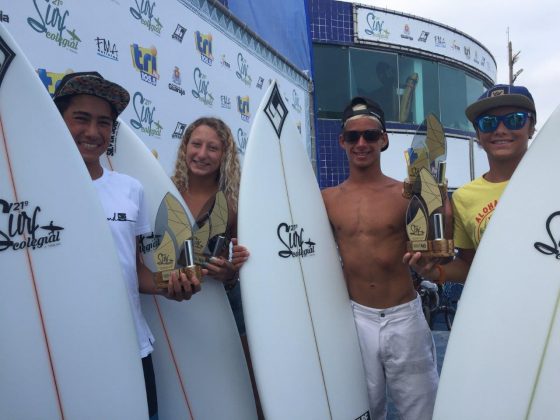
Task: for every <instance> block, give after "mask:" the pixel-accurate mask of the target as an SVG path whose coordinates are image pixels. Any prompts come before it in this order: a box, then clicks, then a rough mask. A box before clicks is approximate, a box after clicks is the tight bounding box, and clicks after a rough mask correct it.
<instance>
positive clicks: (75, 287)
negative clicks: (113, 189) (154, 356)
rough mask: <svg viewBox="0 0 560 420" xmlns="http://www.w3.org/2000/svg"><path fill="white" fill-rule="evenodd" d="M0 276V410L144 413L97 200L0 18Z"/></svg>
mask: <svg viewBox="0 0 560 420" xmlns="http://www.w3.org/2000/svg"><path fill="white" fill-rule="evenodd" d="M0 279H1V282H2V291H1V292H0V331H1V337H2V338H1V340H2V343H1V344H0V418H2V419H22V420H23V419H114V420H121V419H147V418H148V408H147V404H146V391H145V386H144V377H143V374H142V365H141V362H140V355H139V350H138V343H137V340H136V333H135V331H134V324H133V321H132V315H131V311H130V305H129V301H128V297H127V294H126V289H125V283H124V280H123V278H122V274H121V268H120V266H119V262H118V259H117V254H116V250H115V247H114V244H113V239H112V237H111V233H110V231H109V227H108V225H107V222H106V221H105V217H104V214H103V210H102V208H101V203H100V202H99V201H98V197H97V193H96V191H95V189H94V186H93V183H92V181H91V178H90V176H89V174H88V172H87V170H86V167H85V165H84V163H83V160H82V158H81V156H80V154H79V152H78V149H77V148H76V145H75V143H74V141H73V139H72V137H71V136H70V133H69V132H68V129H67V128H66V125H65V124H64V122H63V120H62V118H61V116H60V113H59V112H58V111H57V109H56V107H55V106H54V104H53V102H52V99H51V98H50V96H49V95H48V93H47V91H46V90H45V88H44V86H43V84H42V83H41V82H40V80H39V78H38V77H37V75H36V73H35V71H34V70H33V68H32V67H31V65H30V64H29V62H28V61H27V60H26V58H25V57H24V55H23V53H22V51H21V49H20V48H19V47H18V46H17V45H16V44H15V42H14V40H13V39H12V38H11V36H10V35H9V34H8V32H7V31H6V29H5V28H4V27H3V26H2V25H0Z"/></svg>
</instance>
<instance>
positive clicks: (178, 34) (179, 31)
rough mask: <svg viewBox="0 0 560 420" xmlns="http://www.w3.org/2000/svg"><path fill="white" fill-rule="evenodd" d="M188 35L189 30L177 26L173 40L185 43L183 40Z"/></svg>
mask: <svg viewBox="0 0 560 420" xmlns="http://www.w3.org/2000/svg"><path fill="white" fill-rule="evenodd" d="M186 33H187V28H185V27H184V26H181V25H179V24H177V27H176V28H175V32H173V35H171V38H173V39H174V40H176V41H179V42H183V38H184V37H185V34H186Z"/></svg>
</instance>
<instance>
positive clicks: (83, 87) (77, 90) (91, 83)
mask: <svg viewBox="0 0 560 420" xmlns="http://www.w3.org/2000/svg"><path fill="white" fill-rule="evenodd" d="M73 95H92V96H97V97H98V98H101V99H105V100H106V101H107V102H109V104H110V105H111V107H112V108H113V110H114V111H115V112H116V114H117V116H119V114H120V113H121V112H123V111H124V109H125V108H126V106H127V105H128V103H129V102H130V95H129V93H128V91H127V90H126V89H125V88H123V87H122V86H121V85H119V84H117V83H113V82H110V81H109V80H106V79H104V78H103V76H101V75H100V74H99V73H98V72H96V71H85V72H76V73H69V74H67V75H66V76H64V77H63V78H62V80H61V81H60V83H59V84H58V86H57V87H56V90H55V91H54V95H53V100H54V101H55V102H56V101H57V100H59V99H61V98H63V97H66V96H73Z"/></svg>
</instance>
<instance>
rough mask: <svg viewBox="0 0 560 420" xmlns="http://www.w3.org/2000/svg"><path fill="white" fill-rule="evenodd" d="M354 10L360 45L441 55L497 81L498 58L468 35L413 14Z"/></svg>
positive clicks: (357, 8) (364, 8) (369, 9)
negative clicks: (389, 45) (375, 44)
mask: <svg viewBox="0 0 560 420" xmlns="http://www.w3.org/2000/svg"><path fill="white" fill-rule="evenodd" d="M354 8H355V12H356V13H355V16H356V39H355V41H356V42H357V43H359V42H376V43H386V44H391V45H397V46H400V47H407V48H411V49H416V50H419V51H424V52H427V53H433V54H439V55H442V56H444V57H447V58H449V59H451V60H454V61H458V62H461V63H463V64H466V65H468V66H470V67H472V68H474V69H476V70H478V71H480V72H482V73H483V74H486V75H487V76H488V77H489V78H490V79H492V80H496V61H495V60H494V57H492V55H491V54H490V52H489V51H488V50H487V49H486V48H484V47H483V46H482V45H481V44H479V43H477V42H476V41H475V40H474V39H472V38H470V37H469V36H467V35H466V34H463V33H461V32H458V31H456V30H453V29H452V28H450V27H446V26H444V25H440V24H437V23H436V22H429V21H425V20H423V19H420V18H416V17H414V16H410V15H404V14H395V13H391V12H389V11H382V10H378V9H374V8H367V7H362V6H354Z"/></svg>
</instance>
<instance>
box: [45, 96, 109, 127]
mask: <svg viewBox="0 0 560 420" xmlns="http://www.w3.org/2000/svg"><path fill="white" fill-rule="evenodd" d="M76 96H77V95H66V96H61V97H59V98H56V99H55V100H54V104H55V105H56V107H57V108H58V112H60V115H64V113H65V112H66V110H67V109H68V108H69V107H70V105H71V104H72V101H73V100H74V98H75V97H76ZM106 102H107V103H108V104H109V106H110V107H111V117H112V118H113V121H116V119H117V117H118V114H117V110H116V109H115V107H114V106H113V105H112V104H111V103H110V102H109V101H106Z"/></svg>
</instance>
